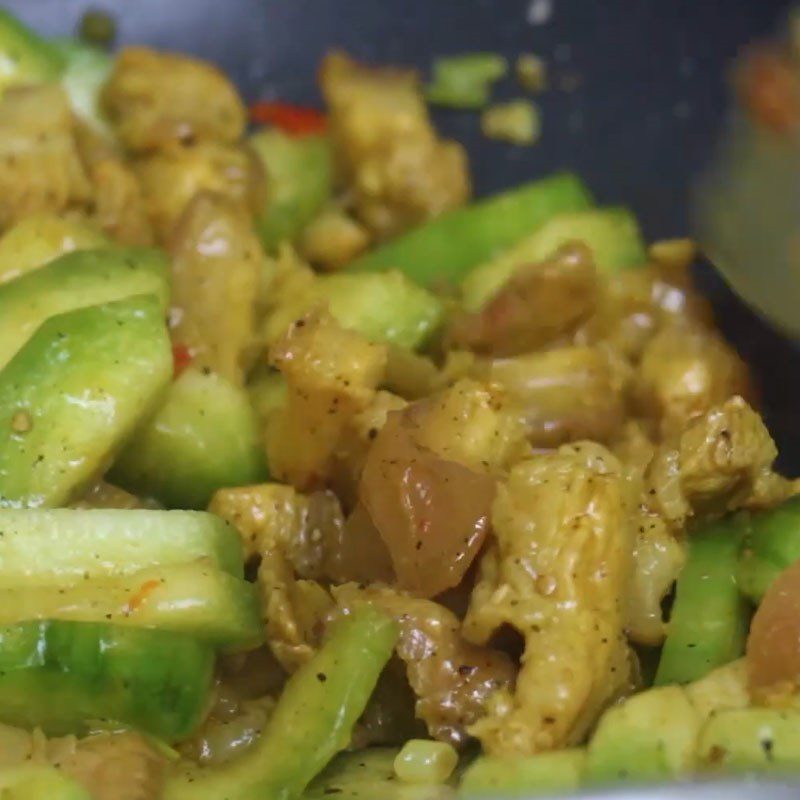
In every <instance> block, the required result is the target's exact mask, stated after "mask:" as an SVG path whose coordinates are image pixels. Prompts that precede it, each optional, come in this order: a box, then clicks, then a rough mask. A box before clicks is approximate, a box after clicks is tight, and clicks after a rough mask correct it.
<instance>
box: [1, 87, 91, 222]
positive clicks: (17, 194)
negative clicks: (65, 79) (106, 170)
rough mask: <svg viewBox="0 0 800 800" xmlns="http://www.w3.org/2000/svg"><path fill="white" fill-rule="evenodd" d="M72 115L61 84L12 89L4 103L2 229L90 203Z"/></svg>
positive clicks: (2, 122)
mask: <svg viewBox="0 0 800 800" xmlns="http://www.w3.org/2000/svg"><path fill="white" fill-rule="evenodd" d="M90 195H91V186H90V184H89V180H88V178H87V176H86V172H85V170H84V168H83V165H82V164H81V160H80V156H79V153H78V148H77V145H76V141H75V124H74V121H73V118H72V110H71V109H70V105H69V101H68V100H67V96H66V95H65V94H64V92H63V90H62V89H61V88H60V87H58V86H55V85H42V86H31V87H24V88H20V89H9V90H7V91H6V92H5V94H4V95H3V97H2V100H0V228H5V227H7V226H9V225H12V224H13V223H14V222H17V221H19V220H21V219H23V218H24V217H28V216H30V215H31V214H37V213H40V212H52V213H56V214H58V213H61V212H63V211H66V210H67V209H69V208H72V207H75V206H82V205H85V204H87V203H88V202H89V200H90Z"/></svg>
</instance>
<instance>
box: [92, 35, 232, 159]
mask: <svg viewBox="0 0 800 800" xmlns="http://www.w3.org/2000/svg"><path fill="white" fill-rule="evenodd" d="M103 104H104V106H105V109H106V111H107V113H108V115H109V117H110V119H111V121H112V123H113V125H114V128H115V130H116V133H117V135H118V136H119V138H120V139H121V140H122V142H123V144H124V145H125V146H126V147H127V148H128V149H129V150H132V151H134V152H137V153H140V152H146V151H148V150H156V149H159V148H162V147H167V146H169V145H175V144H191V143H194V142H201V141H216V142H228V143H231V142H236V141H238V140H239V138H240V137H241V135H242V133H243V132H244V126H245V122H246V115H245V109H244V106H243V105H242V101H241V99H240V98H239V95H238V93H237V91H236V89H235V87H234V86H233V84H232V83H231V82H230V81H229V80H228V78H226V77H225V75H223V74H222V73H221V72H220V71H219V70H218V69H217V68H216V67H214V66H213V65H212V64H209V63H208V62H207V61H200V60H198V59H196V58H191V57H189V56H185V55H176V54H174V53H161V52H158V51H156V50H151V49H150V48H148V47H126V48H125V49H124V50H122V52H120V53H119V55H118V56H117V58H116V60H115V62H114V70H113V71H112V73H111V76H110V77H109V79H108V82H107V83H106V85H105V88H104V90H103Z"/></svg>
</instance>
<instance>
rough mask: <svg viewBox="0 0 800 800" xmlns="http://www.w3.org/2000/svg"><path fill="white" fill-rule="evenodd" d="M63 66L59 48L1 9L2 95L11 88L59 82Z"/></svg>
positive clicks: (0, 66) (0, 74) (0, 81)
mask: <svg viewBox="0 0 800 800" xmlns="http://www.w3.org/2000/svg"><path fill="white" fill-rule="evenodd" d="M63 67H64V62H63V59H62V56H61V54H60V53H59V52H58V49H57V48H56V47H54V46H53V45H52V44H51V43H50V42H48V41H47V40H46V39H44V38H43V37H41V36H39V34H37V33H35V32H34V31H32V30H31V29H30V28H29V27H28V26H27V25H24V24H23V23H22V22H20V21H19V20H18V19H17V18H16V17H15V16H14V15H13V14H12V13H11V12H10V11H6V10H5V9H3V8H0V92H2V91H3V90H4V89H6V88H7V87H9V86H15V85H20V84H27V83H44V82H45V81H52V80H55V79H57V78H58V76H59V75H60V74H61V70H62V69H63Z"/></svg>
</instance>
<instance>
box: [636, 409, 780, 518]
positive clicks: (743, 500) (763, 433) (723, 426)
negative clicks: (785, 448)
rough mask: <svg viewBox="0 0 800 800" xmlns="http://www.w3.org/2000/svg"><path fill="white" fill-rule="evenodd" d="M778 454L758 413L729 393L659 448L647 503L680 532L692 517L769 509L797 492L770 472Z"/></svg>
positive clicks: (649, 477)
mask: <svg viewBox="0 0 800 800" xmlns="http://www.w3.org/2000/svg"><path fill="white" fill-rule="evenodd" d="M776 455H777V449H776V447H775V443H774V442H773V441H772V438H771V437H770V435H769V432H768V431H767V429H766V427H765V425H764V422H763V421H762V419H761V417H759V415H758V414H757V413H756V412H755V411H753V409H752V408H751V407H750V406H749V405H748V404H747V403H746V402H745V401H744V400H743V399H742V398H741V397H732V398H730V399H729V400H728V401H726V402H725V403H723V404H722V405H719V406H715V407H714V408H712V409H711V410H710V411H708V412H707V413H705V414H704V415H703V416H701V417H698V418H696V419H695V420H694V421H692V422H690V423H689V425H687V427H686V429H685V430H684V431H683V432H682V433H680V434H678V435H676V436H675V437H673V438H672V439H671V440H669V441H667V442H664V443H663V444H662V445H661V446H660V447H659V449H658V451H657V452H656V455H655V457H654V458H653V460H652V462H651V463H650V465H649V467H648V469H647V474H646V488H647V496H646V500H645V502H646V504H647V506H649V508H650V509H651V510H652V511H654V512H655V513H657V514H658V515H659V516H661V517H662V518H663V519H665V520H666V521H667V522H668V523H669V524H670V525H671V526H672V527H673V529H674V530H676V531H678V532H680V531H682V530H683V527H684V526H685V524H686V522H687V520H689V519H690V518H691V517H693V516H709V515H711V516H713V515H718V514H722V513H725V512H726V511H734V510H736V509H739V508H763V507H769V506H771V505H774V504H775V503H779V502H780V501H781V500H784V499H786V498H787V497H788V496H789V495H791V494H793V493H794V491H795V489H794V485H793V484H792V482H790V481H787V480H785V479H784V478H782V477H780V476H779V475H777V474H776V473H775V472H773V469H772V462H773V461H774V460H775V457H776Z"/></svg>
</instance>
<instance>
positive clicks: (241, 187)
mask: <svg viewBox="0 0 800 800" xmlns="http://www.w3.org/2000/svg"><path fill="white" fill-rule="evenodd" d="M135 168H136V174H137V175H138V177H139V180H140V181H141V186H142V192H143V195H144V201H145V204H146V207H147V213H148V215H149V217H150V220H151V221H152V224H153V227H154V228H155V230H156V233H157V234H158V235H159V237H160V238H161V239H168V238H169V236H170V234H171V233H172V231H173V229H174V227H175V224H176V223H177V221H178V220H179V219H180V217H181V215H182V214H183V212H184V211H185V209H186V207H187V206H188V205H189V203H191V201H192V200H193V199H194V198H195V197H196V196H197V195H198V194H200V193H201V192H213V193H214V194H216V195H219V196H221V197H225V198H226V199H227V200H228V201H229V202H230V203H231V204H233V205H236V206H237V207H239V208H240V210H241V213H242V215H243V216H244V217H246V218H247V219H250V218H251V216H252V215H253V214H255V213H257V212H258V211H260V210H261V208H263V205H264V194H265V186H266V184H265V180H266V179H265V176H264V170H263V168H262V167H261V164H260V162H259V161H258V159H256V158H255V156H254V155H253V153H252V152H251V151H250V150H249V149H248V148H246V147H242V146H238V145H229V144H220V143H217V142H205V143H201V144H197V145H194V146H192V147H169V148H167V149H165V150H162V151H161V152H158V153H154V154H152V155H149V156H147V157H145V158H141V159H139V160H138V161H137V162H136V166H135Z"/></svg>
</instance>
